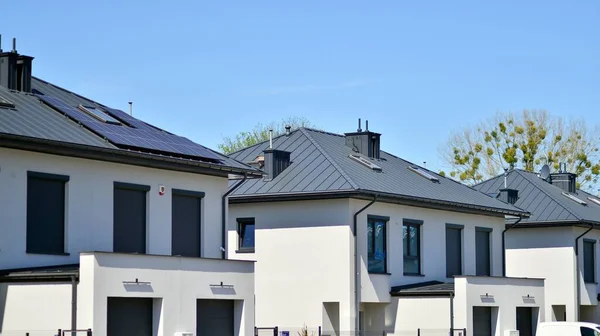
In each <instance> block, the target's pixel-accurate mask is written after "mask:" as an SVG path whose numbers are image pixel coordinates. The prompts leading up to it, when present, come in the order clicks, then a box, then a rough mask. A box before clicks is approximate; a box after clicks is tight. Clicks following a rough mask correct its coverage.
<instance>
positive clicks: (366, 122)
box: [365, 120, 369, 132]
mask: <svg viewBox="0 0 600 336" xmlns="http://www.w3.org/2000/svg"><path fill="white" fill-rule="evenodd" d="M365 126H366V127H367V132H368V131H369V121H368V120H366V121H365Z"/></svg>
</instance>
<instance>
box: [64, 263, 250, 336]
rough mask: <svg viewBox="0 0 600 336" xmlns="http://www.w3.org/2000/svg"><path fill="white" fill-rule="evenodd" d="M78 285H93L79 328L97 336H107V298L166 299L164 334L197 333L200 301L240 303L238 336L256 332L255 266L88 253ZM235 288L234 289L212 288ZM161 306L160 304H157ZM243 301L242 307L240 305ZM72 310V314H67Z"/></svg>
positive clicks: (162, 312) (82, 303)
mask: <svg viewBox="0 0 600 336" xmlns="http://www.w3.org/2000/svg"><path fill="white" fill-rule="evenodd" d="M81 263H82V265H85V267H84V268H82V273H81V282H80V286H81V288H82V289H83V288H84V287H86V286H89V283H93V287H94V291H93V295H89V292H88V293H87V295H85V294H84V295H81V296H79V300H78V304H79V306H80V308H79V309H80V311H79V326H78V327H79V328H88V327H91V328H92V329H93V330H94V335H106V311H107V298H108V297H144V298H158V299H162V309H161V307H156V309H155V314H156V315H155V316H160V315H162V320H161V321H154V322H155V323H156V324H157V325H160V329H162V331H163V334H164V335H173V334H174V333H175V332H184V331H191V332H193V333H194V334H195V332H196V300H197V299H223V300H237V301H238V303H237V304H236V305H235V307H236V308H237V311H236V313H235V315H236V316H239V317H241V319H242V320H241V324H239V328H238V329H239V330H237V333H236V336H250V335H253V332H254V318H253V317H254V273H253V272H254V263H253V262H244V261H229V260H217V259H198V258H183V257H166V256H149V255H128V254H116V253H94V254H92V253H89V254H88V253H84V254H82V256H81ZM136 278H138V279H139V281H143V282H150V285H149V286H144V285H137V286H136V285H133V286H129V285H125V284H123V281H133V280H135V279H136ZM221 282H223V284H224V285H233V288H232V289H228V288H215V287H211V286H210V285H212V284H220V283H221ZM158 302H160V301H158ZM242 302H243V304H241V303H242ZM67 311H70V310H67Z"/></svg>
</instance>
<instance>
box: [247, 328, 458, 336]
mask: <svg viewBox="0 0 600 336" xmlns="http://www.w3.org/2000/svg"><path fill="white" fill-rule="evenodd" d="M466 334H467V330H466V329H454V330H452V331H451V330H450V329H424V328H423V329H412V330H395V331H393V332H392V331H389V330H362V331H343V330H341V331H340V330H337V331H332V330H326V329H323V328H322V327H281V326H276V327H263V328H255V330H254V336H466Z"/></svg>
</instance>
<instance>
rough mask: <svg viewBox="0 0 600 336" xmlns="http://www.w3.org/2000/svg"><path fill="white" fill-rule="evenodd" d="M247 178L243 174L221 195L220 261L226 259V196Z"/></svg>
mask: <svg viewBox="0 0 600 336" xmlns="http://www.w3.org/2000/svg"><path fill="white" fill-rule="evenodd" d="M247 178H248V175H247V174H244V177H243V178H242V179H241V180H240V181H239V182H238V183H236V184H235V185H234V186H233V187H231V189H229V190H227V192H226V193H225V194H224V195H223V198H222V199H221V259H226V252H227V246H226V245H227V237H226V235H227V218H226V214H227V206H228V204H227V196H229V195H230V194H231V193H232V192H234V191H235V190H236V189H237V188H239V186H241V185H242V183H244V182H246V179H247Z"/></svg>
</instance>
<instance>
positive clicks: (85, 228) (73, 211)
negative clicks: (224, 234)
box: [0, 148, 227, 269]
mask: <svg viewBox="0 0 600 336" xmlns="http://www.w3.org/2000/svg"><path fill="white" fill-rule="evenodd" d="M27 171H37V172H43V173H52V174H62V175H68V176H70V181H69V182H68V183H67V186H66V190H67V193H66V194H67V200H66V231H67V234H66V252H68V253H70V255H69V256H50V255H34V254H26V253H25V241H26V214H27V204H26V200H27ZM114 181H119V182H127V183H136V184H143V185H149V186H151V190H150V191H149V192H148V203H147V209H148V217H147V218H148V224H147V252H148V253H153V254H170V253H171V189H172V188H177V189H186V190H193V191H202V192H205V193H206V196H205V198H204V199H203V203H202V207H203V214H202V216H203V217H202V218H203V229H202V252H203V256H204V257H216V258H218V257H220V256H221V251H220V246H221V210H220V209H221V196H222V195H223V194H224V193H225V192H226V190H227V180H226V179H225V178H220V177H212V176H206V175H198V174H189V173H180V172H173V171H166V170H158V169H151V168H144V167H138V166H130V165H122V164H115V163H108V162H101V161H92V160H84V159H77V158H70V157H63V156H56V155H47V154H39V153H33V152H27V151H19V150H12V149H5V148H0V186H2V188H0V232H3V233H4V234H2V235H0V269H1V268H21V267H29V266H44V265H56V264H68V263H77V262H78V259H79V255H78V253H79V252H81V251H112V247H113V244H112V237H113V226H112V223H113V215H112V213H113V211H112V210H113V182H114ZM159 185H164V186H165V187H166V193H165V195H163V196H160V195H159V194H158V186H159Z"/></svg>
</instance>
